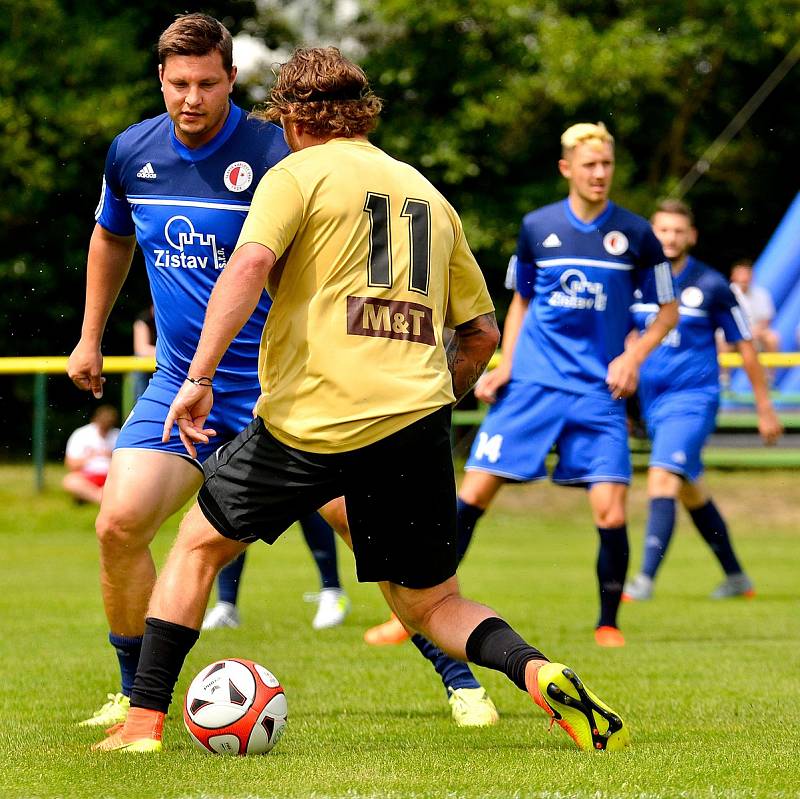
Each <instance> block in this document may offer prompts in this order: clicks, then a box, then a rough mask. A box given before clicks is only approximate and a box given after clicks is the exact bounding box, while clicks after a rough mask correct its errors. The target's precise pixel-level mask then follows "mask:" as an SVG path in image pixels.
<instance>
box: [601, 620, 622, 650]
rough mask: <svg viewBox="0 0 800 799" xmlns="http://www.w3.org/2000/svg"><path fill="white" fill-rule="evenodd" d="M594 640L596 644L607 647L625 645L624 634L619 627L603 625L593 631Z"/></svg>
mask: <svg viewBox="0 0 800 799" xmlns="http://www.w3.org/2000/svg"><path fill="white" fill-rule="evenodd" d="M594 640H595V643H596V644H597V645H598V646H605V647H608V648H611V647H618V646H625V636H624V635H623V634H622V630H620V629H619V627H611V626H609V625H603V626H602V627H598V628H597V629H596V630H595V631H594Z"/></svg>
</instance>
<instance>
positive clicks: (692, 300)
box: [681, 286, 704, 308]
mask: <svg viewBox="0 0 800 799" xmlns="http://www.w3.org/2000/svg"><path fill="white" fill-rule="evenodd" d="M703 299H704V297H703V292H702V291H701V290H700V289H699V288H697V286H688V287H687V288H685V289H684V290H683V291H682V292H681V305H685V306H686V307H687V308H699V307H700V306H701V305H702V304H703Z"/></svg>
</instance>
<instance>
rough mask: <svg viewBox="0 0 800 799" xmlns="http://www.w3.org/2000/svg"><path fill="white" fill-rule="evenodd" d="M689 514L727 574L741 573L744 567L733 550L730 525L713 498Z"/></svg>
mask: <svg viewBox="0 0 800 799" xmlns="http://www.w3.org/2000/svg"><path fill="white" fill-rule="evenodd" d="M689 515H690V516H691V517H692V521H693V522H694V526H695V527H696V528H697V529H698V531H699V533H700V535H702V536H703V538H704V539H705V541H706V543H707V544H708V545H709V546H710V547H711V551H712V552H713V553H714V554H715V555H716V556H717V560H718V561H719V562H720V565H721V566H722V568H723V569H724V570H725V574H728V575H730V574H740V573H741V571H742V567H741V565H740V564H739V561H738V560H737V558H736V555H735V554H734V552H733V546H732V545H731V538H730V536H729V535H728V527H727V525H726V524H725V520H724V519H723V518H722V516H721V515H720V512H719V511H718V510H717V506H716V505H715V504H714V502H713V500H710V499H709V500H708V502H706V504H705V505H703V507H702V508H695V509H694V510H690V511H689Z"/></svg>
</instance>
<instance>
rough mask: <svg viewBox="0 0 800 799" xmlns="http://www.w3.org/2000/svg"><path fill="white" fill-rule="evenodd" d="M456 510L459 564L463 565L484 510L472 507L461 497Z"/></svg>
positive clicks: (475, 506)
mask: <svg viewBox="0 0 800 799" xmlns="http://www.w3.org/2000/svg"><path fill="white" fill-rule="evenodd" d="M456 508H457V510H456V518H457V520H458V538H457V539H456V547H457V549H458V562H459V563H461V561H462V560H463V559H464V555H466V554H467V549H468V548H469V543H470V541H472V534H473V532H475V525H476V524H477V523H478V519H480V518H481V516H483V508H479V507H478V506H477V505H470V504H469V503H467V502H464V500H463V499H461V497H459V498H458V504H457V506H456Z"/></svg>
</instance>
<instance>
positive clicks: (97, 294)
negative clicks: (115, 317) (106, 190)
mask: <svg viewBox="0 0 800 799" xmlns="http://www.w3.org/2000/svg"><path fill="white" fill-rule="evenodd" d="M135 247H136V239H135V237H134V236H117V235H115V234H114V233H111V232H110V231H108V230H106V229H105V228H104V227H102V225H95V227H94V231H93V232H92V238H91V240H90V241H89V255H88V258H87V264H86V305H85V308H84V312H83V326H82V328H81V338H80V341H79V342H78V344H77V346H76V347H75V349H74V350H73V351H72V354H71V355H70V356H69V361H68V362H67V374H68V375H69V377H70V379H71V380H72V382H73V383H75V385H76V386H77V387H78V388H80V389H81V390H83V391H91V392H92V394H93V395H94V397H95V399H100V397H102V396H103V382H104V381H105V378H104V377H103V376H102V372H103V356H102V354H101V352H100V342H101V341H102V338H103V331H104V330H105V329H106V322H107V321H108V316H109V314H110V313H111V309H112V308H113V307H114V303H115V302H116V300H117V296H118V295H119V292H120V289H121V288H122V284H123V283H124V282H125V278H126V277H127V276H128V270H129V269H130V267H131V260H132V259H133V251H134V248H135Z"/></svg>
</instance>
